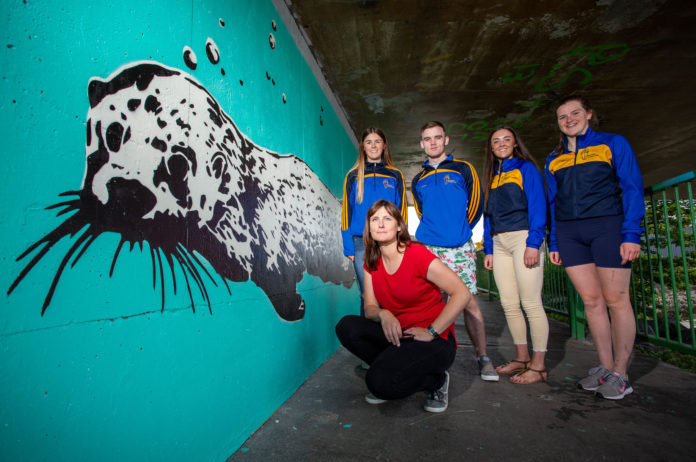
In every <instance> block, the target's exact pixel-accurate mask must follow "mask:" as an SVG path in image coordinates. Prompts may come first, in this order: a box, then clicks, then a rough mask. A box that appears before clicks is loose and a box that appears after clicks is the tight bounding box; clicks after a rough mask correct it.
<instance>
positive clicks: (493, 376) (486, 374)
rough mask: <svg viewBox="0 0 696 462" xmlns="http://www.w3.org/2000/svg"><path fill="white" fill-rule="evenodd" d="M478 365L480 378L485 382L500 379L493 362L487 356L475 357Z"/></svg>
mask: <svg viewBox="0 0 696 462" xmlns="http://www.w3.org/2000/svg"><path fill="white" fill-rule="evenodd" d="M477 360H478V366H479V374H481V379H482V380H485V381H486V382H497V381H498V380H500V377H499V376H498V373H497V372H496V371H495V367H493V362H492V361H491V358H489V357H488V356H479V357H478V358H477Z"/></svg>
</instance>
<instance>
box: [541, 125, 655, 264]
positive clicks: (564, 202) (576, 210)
mask: <svg viewBox="0 0 696 462" xmlns="http://www.w3.org/2000/svg"><path fill="white" fill-rule="evenodd" d="M563 147H564V148H563V151H564V152H558V151H554V152H552V153H551V155H549V157H548V158H547V159H546V166H545V168H544V173H545V176H546V185H547V191H548V202H549V208H550V213H551V220H550V221H551V222H550V232H549V251H551V252H556V251H558V241H557V239H556V220H559V221H568V220H578V219H583V218H596V217H604V216H611V215H621V214H623V217H624V220H623V225H622V227H621V237H622V242H633V243H636V244H640V234H641V233H642V232H643V228H642V227H641V222H642V221H643V216H644V215H645V204H644V202H643V177H642V175H641V173H640V168H638V161H637V160H636V156H635V154H633V150H632V149H631V146H630V145H629V144H628V141H626V138H624V137H623V136H621V135H615V134H612V133H597V132H594V131H593V130H592V129H591V128H590V127H588V128H587V132H586V133H585V134H584V135H580V136H578V137H577V139H576V152H567V151H568V144H567V138H566V137H564V138H563Z"/></svg>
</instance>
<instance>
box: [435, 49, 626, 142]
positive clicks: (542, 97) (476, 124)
mask: <svg viewBox="0 0 696 462" xmlns="http://www.w3.org/2000/svg"><path fill="white" fill-rule="evenodd" d="M630 50H631V49H630V48H629V46H628V45H627V44H625V43H610V44H604V45H596V46H587V47H578V48H575V49H574V50H572V51H570V52H569V53H566V54H565V55H563V56H561V57H560V58H559V61H560V62H559V63H557V64H554V65H553V66H551V68H550V69H549V68H544V67H543V66H542V65H541V64H520V65H516V66H513V67H512V69H513V70H512V71H511V72H506V73H505V74H504V75H503V77H501V78H500V82H502V83H503V84H509V83H512V82H529V83H533V84H534V91H535V93H534V94H533V95H531V96H530V97H528V98H527V99H525V100H521V101H517V102H516V104H517V105H519V106H521V109H520V112H518V113H513V114H508V115H507V116H506V117H504V118H498V119H496V120H494V121H491V122H489V121H488V120H485V119H483V120H474V121H469V122H468V123H464V122H460V121H452V122H449V123H448V124H447V127H448V132H449V133H450V137H459V138H461V139H469V140H473V141H486V140H487V139H488V133H489V132H490V130H492V129H493V128H494V127H498V126H510V127H513V128H515V129H518V130H519V129H520V128H521V127H523V126H524V125H525V124H526V123H527V122H529V121H530V120H532V113H533V112H534V110H535V109H536V108H539V107H544V106H545V105H547V104H548V103H550V102H551V101H553V98H550V97H548V96H547V95H548V94H549V93H550V92H554V91H556V90H558V89H560V88H562V87H564V86H566V85H569V84H577V85H587V84H588V83H590V81H591V80H592V78H593V74H592V72H591V70H590V68H592V67H594V66H597V65H600V64H605V63H609V62H612V61H615V60H617V59H620V58H622V57H623V56H625V55H626V54H627V53H628V52H629V51H630ZM573 59H575V60H576V62H575V64H572V65H565V63H566V62H567V61H570V60H573Z"/></svg>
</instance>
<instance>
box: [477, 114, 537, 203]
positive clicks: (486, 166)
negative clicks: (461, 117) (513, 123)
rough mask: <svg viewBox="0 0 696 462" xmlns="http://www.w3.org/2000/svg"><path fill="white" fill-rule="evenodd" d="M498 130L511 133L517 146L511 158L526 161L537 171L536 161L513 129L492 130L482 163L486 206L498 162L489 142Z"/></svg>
mask: <svg viewBox="0 0 696 462" xmlns="http://www.w3.org/2000/svg"><path fill="white" fill-rule="evenodd" d="M498 130H507V131H509V132H510V133H512V136H513V138H514V139H515V144H516V145H517V146H515V147H514V148H513V150H512V157H515V158H517V159H523V160H527V161H529V162H531V163H532V164H534V166H535V167H536V168H537V170H538V169H539V166H538V165H537V163H536V160H534V157H532V155H531V154H530V153H529V150H528V149H527V146H525V144H524V143H523V142H522V138H520V135H518V134H517V132H516V131H515V129H514V128H512V127H508V126H500V127H496V128H494V129H493V130H492V131H491V132H490V133H489V134H488V141H487V142H486V158H485V159H484V161H483V179H484V181H485V184H486V188H485V189H484V191H483V193H484V196H483V197H484V200H485V201H486V205H488V195H489V194H490V193H491V185H492V184H493V178H494V177H495V165H496V161H497V160H498V159H497V158H496V157H495V154H494V153H493V147H492V146H491V142H492V140H493V134H494V133H495V132H497V131H498Z"/></svg>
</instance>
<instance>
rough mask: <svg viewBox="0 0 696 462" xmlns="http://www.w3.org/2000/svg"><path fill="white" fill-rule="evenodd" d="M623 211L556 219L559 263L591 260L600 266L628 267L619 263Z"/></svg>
mask: <svg viewBox="0 0 696 462" xmlns="http://www.w3.org/2000/svg"><path fill="white" fill-rule="evenodd" d="M623 220H624V217H623V215H614V216H608V217H596V218H585V219H582V220H569V221H557V222H556V238H557V239H558V251H559V253H560V255H561V260H562V261H563V266H565V267H568V266H577V265H585V264H587V263H594V264H595V265H596V266H599V267H602V268H630V267H631V262H628V263H626V264H625V265H622V264H621V250H620V249H621V227H622V226H623Z"/></svg>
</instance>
